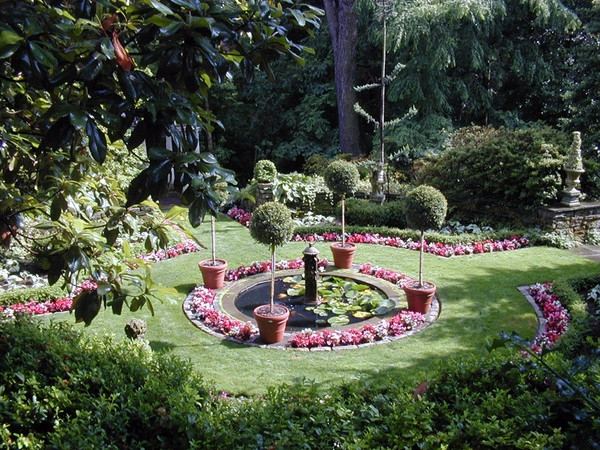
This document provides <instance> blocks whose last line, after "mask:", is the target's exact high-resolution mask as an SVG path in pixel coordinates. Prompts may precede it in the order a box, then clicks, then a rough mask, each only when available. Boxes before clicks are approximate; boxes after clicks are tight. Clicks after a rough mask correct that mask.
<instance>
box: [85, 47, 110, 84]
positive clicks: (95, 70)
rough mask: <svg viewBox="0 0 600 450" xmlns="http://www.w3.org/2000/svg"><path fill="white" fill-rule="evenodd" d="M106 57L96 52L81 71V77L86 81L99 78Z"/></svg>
mask: <svg viewBox="0 0 600 450" xmlns="http://www.w3.org/2000/svg"><path fill="white" fill-rule="evenodd" d="M103 59H104V56H103V55H102V54H101V53H98V52H95V53H93V54H92V56H90V59H88V60H87V62H86V63H85V64H84V65H83V66H82V67H81V68H80V69H79V77H80V78H81V79H82V80H85V81H91V80H93V79H94V78H96V77H97V76H98V74H99V73H100V71H101V70H102V61H103Z"/></svg>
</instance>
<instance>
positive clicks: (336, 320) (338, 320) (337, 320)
mask: <svg viewBox="0 0 600 450" xmlns="http://www.w3.org/2000/svg"><path fill="white" fill-rule="evenodd" d="M327 323H329V325H331V326H342V325H346V324H348V323H350V319H349V318H348V316H333V317H330V318H329V319H327Z"/></svg>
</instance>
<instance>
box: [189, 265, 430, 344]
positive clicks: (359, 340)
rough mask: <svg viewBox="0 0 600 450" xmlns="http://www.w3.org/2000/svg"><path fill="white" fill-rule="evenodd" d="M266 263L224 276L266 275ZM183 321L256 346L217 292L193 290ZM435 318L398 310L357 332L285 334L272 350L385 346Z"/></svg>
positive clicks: (249, 326) (248, 327) (382, 274)
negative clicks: (223, 304) (188, 320)
mask: <svg viewBox="0 0 600 450" xmlns="http://www.w3.org/2000/svg"><path fill="white" fill-rule="evenodd" d="M327 264H328V263H327V261H326V260H323V261H320V263H319V265H320V267H326V266H327ZM303 265H304V263H303V261H302V260H301V259H294V260H289V261H280V262H278V263H276V266H275V269H276V270H287V269H300V268H302V267H303ZM270 270H271V267H270V263H269V262H267V261H265V262H254V263H252V264H251V265H249V266H241V267H238V268H237V269H231V270H229V271H228V272H227V274H226V275H225V279H226V280H228V281H236V280H240V279H242V278H245V277H249V276H252V275H257V274H260V273H265V272H269V271H270ZM359 273H361V274H366V275H370V276H373V277H375V278H380V279H383V280H386V281H388V282H390V283H392V284H394V285H396V286H398V287H402V285H403V284H404V283H405V282H406V281H409V280H411V278H409V277H408V276H406V275H404V274H401V273H398V272H394V271H392V270H389V269H382V268H379V267H375V266H372V265H371V264H364V265H362V266H360V268H359ZM183 309H184V312H185V314H186V315H187V317H188V318H189V319H190V320H191V321H192V322H193V323H194V324H195V325H197V326H198V327H199V328H201V329H203V330H205V331H208V332H209V333H210V334H213V335H215V336H218V337H226V338H229V339H232V340H234V341H236V342H239V343H246V344H250V345H259V344H258V343H256V342H255V341H256V340H257V337H258V329H257V328H256V326H255V325H254V324H253V323H252V322H250V321H247V322H242V321H240V320H238V319H235V318H233V317H231V316H230V315H229V314H227V313H225V312H223V311H221V309H220V308H219V302H218V298H217V292H216V291H215V290H212V289H207V288H205V287H202V286H200V287H197V288H196V289H194V290H193V291H192V292H191V293H190V294H189V295H188V297H187V298H186V299H185V301H184V303H183ZM436 318H437V314H436V313H435V312H434V313H433V314H431V313H430V314H429V315H428V317H426V316H424V315H423V314H420V313H417V312H412V311H407V310H401V311H399V312H398V313H397V314H395V315H394V316H393V317H391V318H387V319H382V320H380V321H378V322H376V323H368V324H365V325H362V326H360V327H357V328H349V327H344V328H343V329H333V330H332V329H325V330H312V329H306V330H302V331H299V332H295V333H291V334H289V337H288V338H287V340H286V342H285V344H284V346H283V347H282V346H279V347H276V348H297V349H317V348H319V349H331V348H333V347H345V348H356V346H360V345H364V344H372V343H375V342H389V341H390V340H392V339H397V338H400V337H404V336H407V335H409V334H413V333H415V332H417V331H420V330H422V329H423V328H425V327H426V326H428V325H429V324H430V323H431V322H432V321H433V320H435V319H436Z"/></svg>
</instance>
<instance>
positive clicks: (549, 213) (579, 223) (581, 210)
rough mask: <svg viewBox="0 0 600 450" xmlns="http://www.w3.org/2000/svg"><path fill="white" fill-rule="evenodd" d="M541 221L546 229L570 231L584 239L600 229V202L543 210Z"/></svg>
mask: <svg viewBox="0 0 600 450" xmlns="http://www.w3.org/2000/svg"><path fill="white" fill-rule="evenodd" d="M539 219H540V222H541V225H542V226H543V227H544V228H549V229H552V230H553V231H560V230H565V231H570V232H572V233H573V234H574V235H575V236H578V237H584V236H585V235H586V234H588V233H589V232H590V231H591V230H593V229H596V230H598V229H600V201H596V202H581V203H579V204H578V205H577V206H564V205H560V206H551V207H546V208H542V209H540V210H539Z"/></svg>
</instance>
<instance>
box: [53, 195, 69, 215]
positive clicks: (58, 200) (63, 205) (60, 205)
mask: <svg viewBox="0 0 600 450" xmlns="http://www.w3.org/2000/svg"><path fill="white" fill-rule="evenodd" d="M65 209H67V201H66V200H65V197H64V196H63V195H62V194H58V195H57V196H56V197H54V200H52V204H51V205H50V218H51V219H52V220H58V219H60V215H61V213H62V212H63V211H64V210H65Z"/></svg>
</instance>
